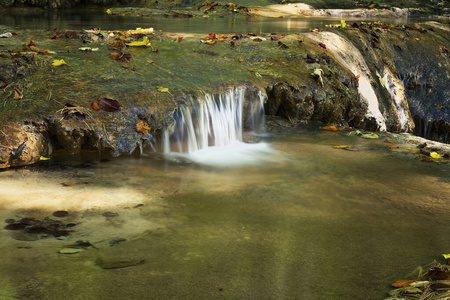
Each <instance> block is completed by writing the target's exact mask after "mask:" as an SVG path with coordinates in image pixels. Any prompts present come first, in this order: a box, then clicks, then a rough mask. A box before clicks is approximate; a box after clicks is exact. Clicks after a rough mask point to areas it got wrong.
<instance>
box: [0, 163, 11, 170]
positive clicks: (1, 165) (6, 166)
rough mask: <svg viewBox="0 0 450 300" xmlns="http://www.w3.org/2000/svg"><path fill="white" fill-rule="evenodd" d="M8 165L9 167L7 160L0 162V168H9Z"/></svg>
mask: <svg viewBox="0 0 450 300" xmlns="http://www.w3.org/2000/svg"><path fill="white" fill-rule="evenodd" d="M9 167H11V166H10V165H9V164H8V163H7V162H5V163H1V164H0V169H6V168H9Z"/></svg>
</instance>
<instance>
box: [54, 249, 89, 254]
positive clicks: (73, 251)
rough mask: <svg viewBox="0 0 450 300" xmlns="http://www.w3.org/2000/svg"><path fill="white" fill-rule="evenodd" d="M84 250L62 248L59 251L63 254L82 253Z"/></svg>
mask: <svg viewBox="0 0 450 300" xmlns="http://www.w3.org/2000/svg"><path fill="white" fill-rule="evenodd" d="M83 251H84V249H61V250H59V251H58V252H59V253H61V254H75V253H80V252H83Z"/></svg>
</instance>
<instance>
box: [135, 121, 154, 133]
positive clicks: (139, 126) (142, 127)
mask: <svg viewBox="0 0 450 300" xmlns="http://www.w3.org/2000/svg"><path fill="white" fill-rule="evenodd" d="M134 129H135V130H136V131H137V132H139V133H142V134H144V135H147V134H148V133H149V132H150V130H151V129H152V127H151V126H150V125H149V124H148V123H147V121H144V120H140V121H139V122H137V123H136V126H134Z"/></svg>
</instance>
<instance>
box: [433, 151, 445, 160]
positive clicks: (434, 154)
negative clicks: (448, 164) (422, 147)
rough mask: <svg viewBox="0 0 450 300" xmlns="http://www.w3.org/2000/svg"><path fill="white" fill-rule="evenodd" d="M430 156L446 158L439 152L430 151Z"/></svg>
mask: <svg viewBox="0 0 450 300" xmlns="http://www.w3.org/2000/svg"><path fill="white" fill-rule="evenodd" d="M430 156H431V157H432V158H436V159H441V158H444V156H443V155H440V154H439V153H437V152H430Z"/></svg>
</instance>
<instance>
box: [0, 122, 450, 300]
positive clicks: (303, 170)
mask: <svg viewBox="0 0 450 300" xmlns="http://www.w3.org/2000/svg"><path fill="white" fill-rule="evenodd" d="M264 143H266V144H268V147H270V149H271V151H267V152H264V153H260V154H258V155H261V156H259V157H258V158H259V162H257V163H256V164H253V165H251V164H250V165H245V166H234V167H214V166H205V165H201V164H195V163H189V162H186V161H181V162H180V161H172V160H170V159H165V158H164V157H163V155H162V154H149V155H148V156H122V157H119V158H105V157H101V156H100V155H99V154H98V153H87V154H83V155H80V156H77V157H66V156H64V155H62V154H61V155H57V156H55V157H54V158H52V159H51V160H49V161H42V162H41V163H39V164H37V165H34V166H28V167H23V168H17V169H10V170H5V171H2V172H0V184H1V187H2V188H1V190H0V204H1V208H0V219H1V220H2V222H3V221H4V220H6V219H8V218H12V219H20V218H23V217H34V218H37V219H42V218H44V217H46V216H50V218H52V219H59V220H61V221H63V222H66V223H70V222H72V223H76V224H77V225H76V226H75V227H73V230H74V232H72V233H70V236H69V238H68V239H63V240H58V239H55V238H54V237H48V238H43V239H42V238H36V236H32V235H29V234H20V233H18V232H15V231H8V230H3V229H2V230H0V256H1V257H2V259H1V260H0V287H1V288H0V298H2V299H9V298H11V299H13V298H15V297H18V296H22V297H23V298H24V299H383V298H384V297H385V295H386V294H385V293H386V292H387V291H388V290H389V284H390V283H391V282H393V281H395V280H397V279H400V278H405V277H406V276H407V275H408V274H409V273H410V272H411V271H412V270H414V269H415V268H416V267H417V266H419V265H424V264H428V263H430V262H431V261H433V260H434V259H440V255H441V254H442V253H448V251H449V249H450V240H449V239H448V236H447V235H446V232H447V231H448V230H449V229H450V220H449V219H448V218H447V216H448V214H449V213H450V207H449V205H448V201H449V200H450V181H449V177H448V174H449V170H450V168H449V165H448V164H447V165H440V164H432V163H424V162H421V161H418V160H415V159H414V158H413V157H411V156H408V155H404V154H401V153H394V152H392V151H390V150H389V149H387V147H386V142H385V141H384V138H383V136H382V137H381V139H380V140H365V139H361V138H359V137H357V136H348V135H347V134H344V133H334V132H333V133H330V132H318V131H305V130H301V129H298V130H294V131H293V132H292V133H289V134H284V135H274V136H270V137H267V138H266V139H265V141H264ZM337 144H352V145H354V146H356V147H358V148H359V149H360V151H345V150H341V149H333V147H332V146H333V145H337ZM63 183H64V184H63ZM56 210H67V211H68V212H69V215H68V216H67V217H65V218H56V217H53V216H51V214H52V212H53V211H56ZM105 212H108V213H110V214H104V213H105ZM111 213H117V214H118V215H117V216H113V215H114V214H111ZM4 224H5V225H7V224H6V223H4ZM2 227H3V226H2ZM118 238H121V239H126V241H124V242H122V243H119V244H113V245H111V244H110V242H111V241H112V240H117V239H118ZM33 239H34V240H33ZM78 240H82V241H89V242H90V243H91V244H92V245H94V246H95V248H93V247H89V248H87V249H86V250H85V251H83V252H81V253H78V254H59V253H58V251H59V250H60V249H63V248H65V246H67V245H70V244H73V243H75V241H78ZM99 257H100V258H103V259H109V260H114V259H115V258H117V259H118V260H120V259H122V260H127V259H128V260H133V259H134V260H136V261H139V262H140V261H141V260H145V261H144V262H143V263H140V264H137V263H136V264H133V263H130V265H129V266H128V267H124V268H116V269H102V268H101V267H99V265H98V259H99Z"/></svg>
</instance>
